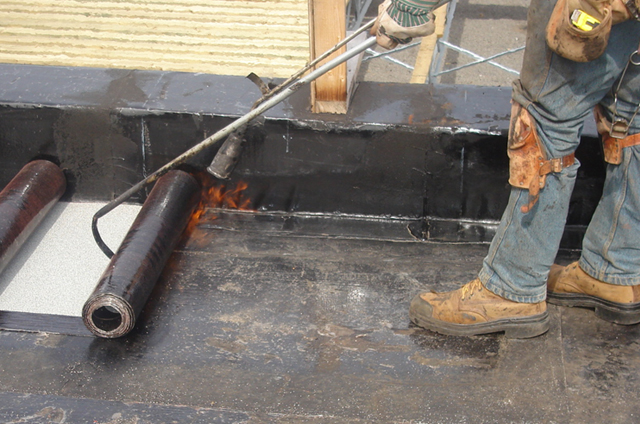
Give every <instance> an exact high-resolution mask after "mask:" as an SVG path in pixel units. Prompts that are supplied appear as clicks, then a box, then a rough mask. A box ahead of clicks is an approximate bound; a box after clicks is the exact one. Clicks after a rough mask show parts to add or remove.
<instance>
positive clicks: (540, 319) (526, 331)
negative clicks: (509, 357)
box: [409, 279, 549, 338]
mask: <svg viewBox="0 0 640 424" xmlns="http://www.w3.org/2000/svg"><path fill="white" fill-rule="evenodd" d="M409 317H410V318H411V321H413V322H414V323H415V324H416V325H419V326H420V327H423V328H426V329H428V330H432V331H436V332H438V333H442V334H449V335H454V336H472V335H475V334H486V333H497V332H501V331H504V333H505V336H507V337H509V338H528V337H535V336H538V335H540V334H542V333H545V332H546V331H547V330H548V329H549V315H548V313H547V304H546V303H545V302H540V303H518V302H513V301H511V300H507V299H504V298H502V297H500V296H498V295H496V294H493V293H492V292H490V291H489V290H487V289H486V288H485V287H484V286H483V285H482V282H481V281H480V280H478V279H475V280H473V281H471V282H470V283H468V284H465V285H464V286H462V287H461V288H459V289H458V290H454V291H450V292H446V293H435V292H434V293H422V294H419V295H418V296H416V297H414V298H413V300H412V301H411V306H410V307H409Z"/></svg>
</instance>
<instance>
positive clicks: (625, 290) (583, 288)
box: [547, 262, 640, 325]
mask: <svg viewBox="0 0 640 424" xmlns="http://www.w3.org/2000/svg"><path fill="white" fill-rule="evenodd" d="M547 299H548V300H549V303H552V304H554V305H562V306H579V307H584V308H592V309H594V310H595V313H596V315H597V316H598V317H600V318H602V319H603V320H605V321H610V322H615V323H616V324H624V325H631V324H637V323H639V322H640V286H619V285H617V284H609V283H605V282H603V281H600V280H596V279H595V278H593V277H592V276H590V275H589V274H587V273H586V272H584V271H583V270H582V268H580V266H579V265H578V262H574V263H572V264H570V265H567V266H566V267H564V266H560V265H552V266H551V271H550V272H549V279H548V280H547Z"/></svg>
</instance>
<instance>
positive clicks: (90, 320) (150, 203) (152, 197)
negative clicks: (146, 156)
mask: <svg viewBox="0 0 640 424" xmlns="http://www.w3.org/2000/svg"><path fill="white" fill-rule="evenodd" d="M199 200H200V184H199V183H198V181H197V180H196V179H195V178H194V177H193V176H191V175H190V174H188V173H186V172H183V171H170V172H169V173H167V174H166V175H164V176H163V177H161V178H160V179H159V180H158V181H157V182H156V184H155V186H154V187H153V190H151V193H150V194H149V197H148V198H147V200H146V201H145V203H144V205H143V206H142V209H141V210H140V213H139V214H138V216H137V218H136V220H135V221H134V223H133V224H132V225H131V228H130V229H129V232H128V233H127V235H126V236H125V239H124V241H123V242H122V244H121V245H120V247H119V248H118V250H117V251H116V253H115V254H114V256H113V257H112V258H111V261H110V262H109V265H108V266H107V269H106V270H105V271H104V273H103V274H102V277H100V281H99V282H98V285H97V286H96V288H95V290H94V291H93V293H92V294H91V296H90V297H89V299H88V300H87V302H86V303H85V305H84V308H83V310H82V318H83V320H84V323H85V325H86V326H87V328H88V329H89V330H90V331H91V332H92V333H93V334H95V335H96V336H99V337H104V338H115V337H121V336H124V335H125V334H127V333H129V332H130V331H131V330H132V329H133V327H134V326H135V323H136V319H137V317H138V315H139V314H140V312H141V311H142V309H143V307H144V305H145V304H146V302H147V299H148V298H149V295H150V294H151V292H152V290H153V288H154V286H155V284H156V281H157V280H158V277H159V276H160V274H161V272H162V269H163V268H164V266H165V264H166V262H167V261H168V259H169V257H170V256H171V253H172V251H173V249H174V247H175V246H176V244H177V242H178V240H179V239H180V235H181V234H182V232H183V231H184V229H185V228H186V226H187V224H188V222H189V219H190V217H191V214H192V213H193V211H194V209H195V208H196V206H197V205H198V202H199Z"/></svg>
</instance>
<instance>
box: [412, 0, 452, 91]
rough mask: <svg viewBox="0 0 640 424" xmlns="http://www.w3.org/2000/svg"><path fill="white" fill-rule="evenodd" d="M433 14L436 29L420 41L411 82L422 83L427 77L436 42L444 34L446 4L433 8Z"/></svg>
mask: <svg viewBox="0 0 640 424" xmlns="http://www.w3.org/2000/svg"><path fill="white" fill-rule="evenodd" d="M433 14H434V15H435V17H436V30H435V31H434V33H433V34H431V35H430V36H428V37H424V38H423V39H422V42H421V43H420V50H419V51H418V56H417V57H416V63H415V65H414V68H413V73H412V74H411V81H410V83H411V84H424V83H425V82H426V81H427V78H428V77H429V67H430V66H431V59H432V58H433V53H434V50H435V48H436V43H437V42H438V39H439V38H442V36H443V35H444V26H445V21H446V19H447V5H446V4H445V5H443V6H440V7H439V8H437V9H436V10H434V12H433Z"/></svg>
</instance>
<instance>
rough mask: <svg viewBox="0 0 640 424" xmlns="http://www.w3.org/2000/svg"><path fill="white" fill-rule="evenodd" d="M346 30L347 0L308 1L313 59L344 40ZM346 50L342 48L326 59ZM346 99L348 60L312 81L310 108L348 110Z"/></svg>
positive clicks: (343, 111)
mask: <svg viewBox="0 0 640 424" xmlns="http://www.w3.org/2000/svg"><path fill="white" fill-rule="evenodd" d="M346 30H347V29H346V6H345V0H309V40H310V49H311V60H313V59H315V58H316V57H317V56H319V55H321V54H322V53H324V52H325V51H327V50H329V49H330V48H331V47H333V46H335V45H336V44H337V43H338V42H340V40H342V39H344V38H345V36H346ZM345 51H346V48H344V47H343V48H342V49H340V50H339V51H337V52H336V53H334V54H333V55H332V56H331V57H329V58H327V59H325V61H324V62H326V61H328V60H331V58H333V57H335V56H338V55H339V54H341V53H343V52H345ZM324 62H322V63H324ZM322 63H321V64H322ZM347 100H348V98H347V64H346V63H343V64H341V65H339V66H337V67H335V68H334V69H332V70H331V71H329V72H327V73H326V74H325V75H323V76H321V77H320V78H318V79H316V80H315V81H314V82H312V83H311V110H312V112H314V113H347Z"/></svg>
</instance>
